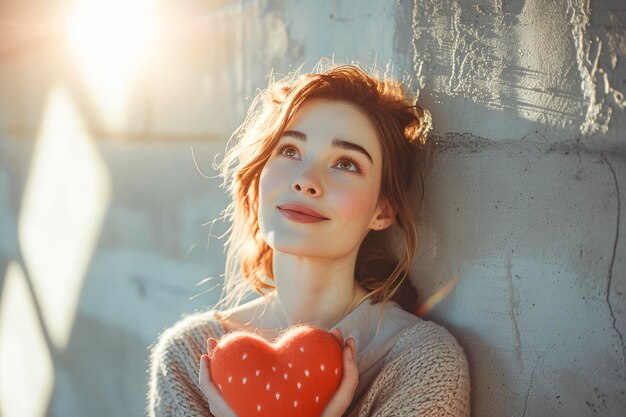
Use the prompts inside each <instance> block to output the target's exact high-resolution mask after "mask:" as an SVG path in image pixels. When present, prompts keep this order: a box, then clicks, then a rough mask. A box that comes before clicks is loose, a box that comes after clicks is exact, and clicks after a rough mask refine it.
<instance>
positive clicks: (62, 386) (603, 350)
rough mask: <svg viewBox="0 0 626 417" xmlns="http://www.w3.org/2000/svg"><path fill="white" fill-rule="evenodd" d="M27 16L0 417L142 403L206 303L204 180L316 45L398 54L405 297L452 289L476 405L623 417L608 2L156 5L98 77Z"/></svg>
mask: <svg viewBox="0 0 626 417" xmlns="http://www.w3.org/2000/svg"><path fill="white" fill-rule="evenodd" d="M32 3H33V4H31V3H29V2H17V1H13V2H9V1H4V2H2V3H1V4H3V15H4V16H6V17H5V21H7V22H14V23H15V22H17V23H20V22H21V23H23V24H21V25H20V24H17V23H15V24H13V26H11V25H10V24H9V25H4V29H3V30H4V31H5V33H4V34H5V35H6V34H7V33H8V35H10V36H2V37H0V416H2V417H14V416H15V417H16V416H44V415H49V416H61V415H63V416H66V415H92V416H112V415H120V416H121V415H124V416H128V415H142V414H143V408H144V404H145V400H144V398H145V392H146V379H147V375H146V369H147V365H148V363H147V353H148V350H147V349H148V346H149V345H150V344H151V343H152V342H153V341H154V340H155V339H156V337H157V335H158V334H159V333H160V332H161V331H162V330H163V329H164V328H166V327H167V326H168V325H170V324H171V323H173V322H174V321H175V320H177V319H178V318H179V317H180V316H181V315H183V314H185V313H189V312H192V311H195V310H199V309H206V308H210V307H211V306H212V304H213V303H214V302H215V301H216V299H217V296H218V293H217V291H216V289H215V287H214V286H215V285H216V284H217V283H219V280H213V281H209V282H201V281H202V280H203V279H204V278H205V277H218V276H219V274H220V273H221V272H222V271H223V266H224V258H223V252H222V244H223V241H219V240H217V239H214V238H213V239H209V238H208V236H209V232H211V234H213V235H218V234H220V233H221V232H223V231H224V230H225V228H226V225H224V224H220V223H216V224H215V225H214V227H213V229H212V230H210V226H211V225H209V224H206V223H207V222H209V221H210V220H212V219H214V218H215V217H217V216H218V215H219V213H220V211H221V210H222V209H223V208H224V207H225V205H226V203H227V200H226V197H225V195H224V193H223V191H222V190H221V189H220V188H219V187H218V186H219V181H218V180H217V179H214V178H213V179H211V178H205V177H204V176H203V173H204V174H205V175H208V176H211V175H215V172H214V171H212V170H211V163H212V162H213V158H214V157H215V155H216V154H217V153H219V152H223V148H224V145H225V141H226V139H227V138H228V137H229V136H230V134H231V133H232V131H233V130H234V129H235V128H236V127H237V125H238V124H239V123H240V122H241V121H242V120H243V116H244V113H245V110H246V108H247V106H248V105H249V103H250V101H251V100H250V98H251V97H253V96H254V94H255V91H256V89H257V88H263V87H264V86H266V85H267V81H266V79H265V77H266V75H267V74H268V73H269V72H270V71H272V70H273V71H274V72H275V73H280V74H285V73H287V72H288V71H290V70H292V69H294V68H296V67H298V66H299V65H300V64H302V63H305V64H304V69H305V70H306V69H311V68H312V65H313V64H314V63H315V62H317V60H318V58H320V57H323V56H326V57H331V56H333V55H334V57H335V60H336V61H337V62H350V61H351V60H357V61H359V62H361V63H364V64H366V65H369V64H373V63H376V64H377V65H378V66H379V67H384V66H385V65H387V63H389V62H391V63H392V64H393V72H394V73H395V74H396V75H397V76H398V77H405V82H406V84H407V85H408V86H410V87H411V88H413V89H415V88H418V87H420V88H421V93H420V94H421V95H420V99H421V101H422V103H423V105H424V106H425V107H427V108H428V109H430V111H431V112H432V114H433V117H434V121H435V131H434V134H433V136H432V140H433V146H432V155H431V158H430V159H429V165H428V167H427V169H426V171H427V178H426V194H425V202H424V206H423V209H422V211H421V212H420V213H416V216H420V217H421V218H423V220H422V222H421V224H420V247H419V252H418V254H417V258H416V260H415V264H414V269H413V275H414V277H415V280H414V285H415V286H416V288H417V289H418V290H419V292H420V299H421V300H424V299H426V297H428V296H429V295H431V294H432V293H434V292H435V291H436V290H438V289H439V288H441V287H442V286H443V285H445V284H446V283H448V282H451V281H452V282H454V279H458V284H457V285H456V287H455V289H454V291H452V292H451V293H450V295H449V296H448V297H446V298H445V299H444V300H443V301H442V302H440V303H439V304H437V305H436V306H435V308H434V309H433V310H432V311H431V312H430V313H429V314H428V315H427V316H426V318H427V319H429V320H433V321H435V322H438V323H441V324H443V325H445V326H446V327H447V328H448V329H450V331H451V332H452V333H453V334H454V335H455V336H456V337H457V339H458V340H459V342H460V343H461V344H462V345H463V347H464V348H465V350H466V352H467V354H468V358H469V361H470V369H471V376H472V414H473V415H476V416H487V417H499V416H504V415H510V416H520V417H521V416H548V415H550V416H589V415H601V416H623V415H624V410H625V409H626V346H625V344H624V337H625V336H626V311H625V305H626V303H625V299H626V262H625V260H624V257H625V251H626V243H625V238H624V230H626V220H625V218H626V216H624V215H622V214H621V206H622V205H624V202H625V201H626V191H624V183H625V180H626V163H625V158H626V140H625V139H624V134H623V131H624V127H626V114H625V113H624V105H625V101H624V93H626V85H625V82H626V64H625V63H624V60H625V58H626V28H625V22H626V11H625V9H624V7H623V5H622V3H621V1H619V0H606V1H593V2H589V1H583V0H569V1H537V0H535V1H531V0H529V1H521V0H519V1H509V2H502V1H498V0H495V1H493V0H491V1H486V0H485V1H478V2H477V1H471V2H470V1H452V0H449V1H448V0H443V1H442V0H415V1H414V2H413V3H411V2H408V1H396V2H378V1H368V2H357V1H344V2H335V1H317V2H302V1H299V2H286V1H285V2H283V1H269V0H267V1H256V0H248V1H229V0H222V1H213V2H208V1H185V2H182V1H179V2H168V3H165V4H164V5H163V6H162V7H164V8H167V13H166V15H167V16H168V19H169V20H168V22H169V23H168V24H169V26H168V28H167V33H168V36H167V37H166V38H162V39H160V40H159V41H158V42H156V41H155V43H156V44H157V45H158V48H157V52H155V53H154V55H153V58H152V59H151V60H148V61H147V63H143V64H142V65H141V66H139V67H138V68H141V70H137V72H136V73H134V74H135V78H128V79H126V80H125V81H124V80H123V79H122V78H117V80H118V83H117V84H110V85H109V84H107V83H108V82H109V81H110V80H111V79H115V77H113V75H115V71H116V70H117V69H118V67H116V66H114V65H113V64H111V66H110V68H108V67H106V66H105V69H106V70H107V71H108V74H109V76H108V77H105V78H104V79H102V78H101V79H100V81H97V82H96V81H94V80H97V78H90V77H92V76H93V77H95V75H94V74H91V75H89V71H87V70H85V69H84V68H83V69H82V70H81V69H78V67H77V64H76V62H75V61H74V60H72V57H71V56H69V54H67V53H66V49H64V46H63V45H62V44H61V43H60V42H59V41H58V38H57V37H56V36H55V33H56V32H55V30H56V29H54V27H53V26H54V25H48V26H46V25H45V24H43V23H42V22H44V23H45V22H49V21H54V19H53V18H52V17H54V16H56V14H55V13H57V12H58V10H59V7H60V6H58V5H57V4H56V3H51V5H50V7H42V6H41V5H40V4H35V2H32ZM112 3H115V2H112ZM124 7H129V6H124ZM51 16H52V17H51ZM100 16H102V15H100ZM46 19H47V20H46ZM100 20H103V21H104V22H105V23H106V19H104V18H101V19H100ZM24 22H26V23H28V24H25V23H24ZM116 24H118V25H120V24H121V23H120V22H117V23H116ZM42 28H43V29H42ZM93 49H94V50H96V51H97V50H98V49H97V48H93ZM96 58H97V57H96ZM96 58H94V59H96ZM100 59H101V60H102V61H100V62H102V63H107V62H108V63H110V62H112V61H111V58H110V57H106V56H105V57H104V58H103V57H102V56H100ZM103 65H104V64H103ZM101 67H102V65H101ZM105 74H107V72H105ZM103 80H104V81H103ZM120 80H121V81H120ZM124 83H126V84H124ZM120 86H122V87H124V88H119V87H120ZM96 87H97V88H96ZM98 88H99V90H98ZM116 88H117V89H116ZM104 93H107V94H106V100H105V99H104V98H103V97H104V95H103V94H104ZM111 103H112V104H111ZM107 104H108V105H109V106H108V107H107ZM111 109H113V110H111ZM120 109H121V110H120ZM620 190H622V191H620ZM199 283H200V284H199ZM198 284H199V285H198Z"/></svg>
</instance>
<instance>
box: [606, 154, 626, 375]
mask: <svg viewBox="0 0 626 417" xmlns="http://www.w3.org/2000/svg"><path fill="white" fill-rule="evenodd" d="M604 162H605V163H606V165H607V166H608V167H609V169H610V170H611V173H612V174H613V181H614V182H615V190H616V193H617V224H616V226H615V240H614V241H613V251H612V253H611V262H610V263H609V272H608V277H607V284H606V304H607V305H608V307H609V312H610V313H611V319H612V321H613V323H612V324H613V330H615V332H616V333H617V335H618V336H619V340H620V343H621V345H622V359H623V360H624V364H625V365H626V346H625V345H624V336H623V335H622V332H620V330H619V328H618V327H617V324H616V321H617V320H616V318H615V313H614V312H613V306H612V305H611V284H612V281H613V265H614V264H615V252H616V251H617V241H618V239H619V223H620V215H621V198H620V191H619V182H618V181H617V175H615V170H614V169H613V166H611V163H610V162H609V160H608V159H607V158H606V157H604Z"/></svg>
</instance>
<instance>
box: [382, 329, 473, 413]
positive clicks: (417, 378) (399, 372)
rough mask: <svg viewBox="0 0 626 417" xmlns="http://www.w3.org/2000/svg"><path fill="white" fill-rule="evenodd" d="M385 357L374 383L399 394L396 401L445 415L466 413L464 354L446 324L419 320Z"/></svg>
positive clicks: (467, 384) (466, 387)
mask: <svg viewBox="0 0 626 417" xmlns="http://www.w3.org/2000/svg"><path fill="white" fill-rule="evenodd" d="M386 359H387V360H386V362H387V363H386V365H385V366H384V367H383V369H382V370H381V372H380V374H379V375H378V378H377V381H376V383H377V384H380V386H381V389H382V387H387V389H388V390H389V391H388V395H390V396H393V397H398V398H396V400H395V401H396V402H397V404H402V406H403V407H409V408H410V409H411V410H420V411H422V410H429V412H437V413H441V415H446V416H447V415H450V416H466V415H469V393H470V392H469V391H470V377H469V367H468V363H467V358H466V355H465V352H464V351H463V348H462V347H461V345H460V344H459V343H458V341H457V340H456V338H455V337H454V336H453V335H452V334H451V333H450V332H449V331H448V330H447V329H446V328H444V327H443V326H441V325H438V324H436V323H434V322H431V321H425V320H419V321H418V322H417V323H416V324H415V325H413V326H411V327H409V328H408V329H406V331H404V332H403V333H402V334H401V335H400V337H398V339H397V340H396V342H395V343H394V346H393V347H392V349H391V350H390V351H389V353H388V357H387V358H386ZM399 397H403V398H399ZM438 415H439V414H438Z"/></svg>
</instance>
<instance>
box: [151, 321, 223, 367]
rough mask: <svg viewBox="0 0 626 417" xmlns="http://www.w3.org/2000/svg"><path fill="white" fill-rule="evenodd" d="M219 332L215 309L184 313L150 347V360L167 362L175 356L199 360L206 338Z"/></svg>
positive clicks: (215, 335)
mask: <svg viewBox="0 0 626 417" xmlns="http://www.w3.org/2000/svg"><path fill="white" fill-rule="evenodd" d="M220 334H221V329H220V324H219V322H218V321H217V317H216V311H215V310H209V311H204V312H196V313H192V314H189V315H186V316H184V317H182V318H180V319H179V320H178V321H176V322H175V323H174V324H173V325H171V326H170V327H168V328H167V329H165V330H164V331H163V332H162V333H161V334H160V335H159V337H158V338H157V340H156V342H155V343H154V344H153V345H152V346H151V347H150V350H151V357H152V361H153V362H167V361H168V360H169V359H171V358H172V357H177V358H179V359H181V360H192V361H196V360H197V361H198V362H199V359H200V356H201V355H202V353H206V352H205V351H206V341H207V339H208V338H209V337H214V338H218V337H219V336H220Z"/></svg>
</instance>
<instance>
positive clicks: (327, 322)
mask: <svg viewBox="0 0 626 417" xmlns="http://www.w3.org/2000/svg"><path fill="white" fill-rule="evenodd" d="M355 262H356V253H355V254H354V255H353V256H349V257H345V258H341V259H333V260H329V259H326V258H324V259H322V258H307V257H299V256H294V255H290V254H286V253H281V252H277V251H274V255H273V266H274V271H273V272H274V285H275V287H276V289H275V290H274V291H273V293H272V294H271V295H272V296H271V297H270V300H269V306H270V310H271V311H272V316H273V317H274V318H275V320H276V321H277V323H276V325H277V326H278V327H281V328H287V327H289V326H293V325H296V324H304V323H307V324H310V325H313V326H315V327H319V328H322V329H327V330H330V329H331V328H332V326H334V325H335V324H337V323H338V322H339V321H341V320H342V319H343V318H344V317H345V316H347V315H348V314H350V312H352V310H354V309H355V308H356V307H357V305H358V304H359V303H360V302H361V300H362V298H363V297H364V296H365V295H367V291H365V289H364V288H362V287H361V286H360V285H359V284H358V283H357V282H356V281H355V280H354V266H355ZM295 271H297V272H295Z"/></svg>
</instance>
